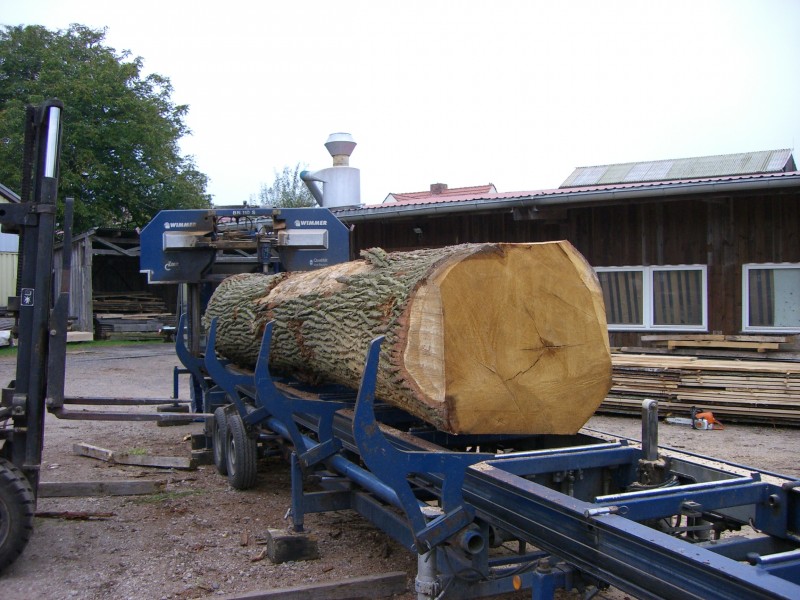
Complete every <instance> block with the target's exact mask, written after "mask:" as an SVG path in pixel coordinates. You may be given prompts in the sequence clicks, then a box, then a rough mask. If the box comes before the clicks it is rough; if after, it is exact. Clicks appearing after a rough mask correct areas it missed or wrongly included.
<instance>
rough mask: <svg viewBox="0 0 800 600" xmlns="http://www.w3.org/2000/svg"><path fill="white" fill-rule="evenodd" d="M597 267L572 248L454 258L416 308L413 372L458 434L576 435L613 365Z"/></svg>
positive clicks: (508, 249) (519, 248)
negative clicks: (588, 262)
mask: <svg viewBox="0 0 800 600" xmlns="http://www.w3.org/2000/svg"><path fill="white" fill-rule="evenodd" d="M601 298H602V295H601V293H600V289H599V286H598V285H597V283H596V280H595V278H594V276H593V274H592V270H591V267H589V265H588V264H587V263H586V262H585V261H584V260H583V258H582V257H581V256H580V254H578V253H577V251H576V250H575V249H574V248H573V247H572V246H571V245H570V244H568V243H566V242H559V243H546V244H497V245H492V246H491V247H489V248H487V249H484V250H481V251H478V252H475V253H473V254H470V255H469V256H467V257H466V258H464V257H457V256H454V257H452V259H450V260H448V261H446V263H445V264H443V265H441V266H440V267H439V269H438V270H437V272H436V273H435V274H433V275H432V276H431V277H429V278H428V280H427V281H426V283H425V285H423V286H422V287H421V288H420V289H419V290H418V291H417V294H416V296H415V301H414V302H413V303H412V304H411V305H410V309H409V310H410V315H409V318H408V321H409V331H408V336H407V340H406V348H405V364H406V366H407V367H408V374H409V376H410V377H411V378H413V379H414V381H415V384H416V386H417V387H419V388H420V389H424V390H427V392H428V397H429V398H430V400H431V401H432V402H433V403H438V404H439V405H440V406H439V407H438V410H437V409H435V410H436V412H437V413H439V414H445V415H446V417H445V419H444V420H445V421H446V426H445V428H446V429H448V430H450V431H457V432H459V433H497V432H502V433H558V434H567V433H575V432H576V431H577V430H578V429H580V427H581V426H583V424H584V423H585V422H586V421H587V420H588V418H589V417H590V416H591V415H592V414H593V413H594V411H595V410H596V408H597V406H598V405H599V404H600V402H602V400H603V399H604V398H605V395H606V393H607V392H608V389H609V387H610V381H611V379H610V378H611V359H610V353H609V348H608V336H607V333H606V322H605V312H604V309H603V304H602V300H601Z"/></svg>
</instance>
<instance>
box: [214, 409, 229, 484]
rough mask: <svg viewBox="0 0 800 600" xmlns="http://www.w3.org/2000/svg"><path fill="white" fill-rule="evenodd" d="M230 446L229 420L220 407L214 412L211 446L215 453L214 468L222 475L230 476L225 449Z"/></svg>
mask: <svg viewBox="0 0 800 600" xmlns="http://www.w3.org/2000/svg"><path fill="white" fill-rule="evenodd" d="M227 444H228V418H227V417H226V415H225V409H224V408H223V407H221V406H220V407H218V408H217V409H216V410H215V411H214V419H213V420H212V421H211V446H212V448H213V451H214V466H216V467H217V473H219V474H220V475H227V474H228V458H227V452H226V451H225V447H226V446H227Z"/></svg>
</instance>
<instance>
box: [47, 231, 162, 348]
mask: <svg viewBox="0 0 800 600" xmlns="http://www.w3.org/2000/svg"><path fill="white" fill-rule="evenodd" d="M63 252H64V248H63V246H60V247H57V248H56V251H55V271H56V285H60V282H61V276H62V272H63ZM139 254H140V249H139V233H138V231H136V230H128V229H115V228H106V227H103V228H94V229H90V230H89V231H87V232H85V233H82V234H80V235H77V236H75V237H74V238H73V241H72V248H71V266H70V310H69V314H70V317H71V318H72V320H73V324H72V329H73V330H77V331H93V332H94V333H95V336H96V337H104V334H105V333H106V332H107V331H108V330H109V328H111V329H112V330H116V331H139V332H146V331H151V330H157V329H158V328H159V327H160V325H161V324H163V323H165V322H171V321H173V320H174V312H175V302H176V293H177V292H176V289H175V287H174V286H152V287H151V286H148V285H147V278H146V277H145V276H144V275H142V274H141V273H140V272H139ZM133 321H135V323H132V322H133ZM115 325H117V326H122V327H116V328H115V327H114V326H115ZM123 325H124V326H123Z"/></svg>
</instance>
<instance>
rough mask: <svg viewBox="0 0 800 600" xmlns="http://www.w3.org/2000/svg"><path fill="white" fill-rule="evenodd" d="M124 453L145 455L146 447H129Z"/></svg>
mask: <svg viewBox="0 0 800 600" xmlns="http://www.w3.org/2000/svg"><path fill="white" fill-rule="evenodd" d="M125 454H128V455H129V456H147V448H131V449H130V450H126V451H125Z"/></svg>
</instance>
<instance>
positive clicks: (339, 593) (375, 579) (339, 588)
mask: <svg viewBox="0 0 800 600" xmlns="http://www.w3.org/2000/svg"><path fill="white" fill-rule="evenodd" d="M405 591H407V585H406V574H405V573H404V572H402V571H395V572H392V573H383V574H381V575H367V576H366V577H353V578H350V579H341V580H339V581H333V582H327V583H310V584H307V585H300V586H296V587H290V588H279V589H274V590H264V591H255V592H247V593H244V594H235V595H232V596H223V600H344V599H346V598H388V597H390V596H394V595H395V594H402V593H404V592H405Z"/></svg>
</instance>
